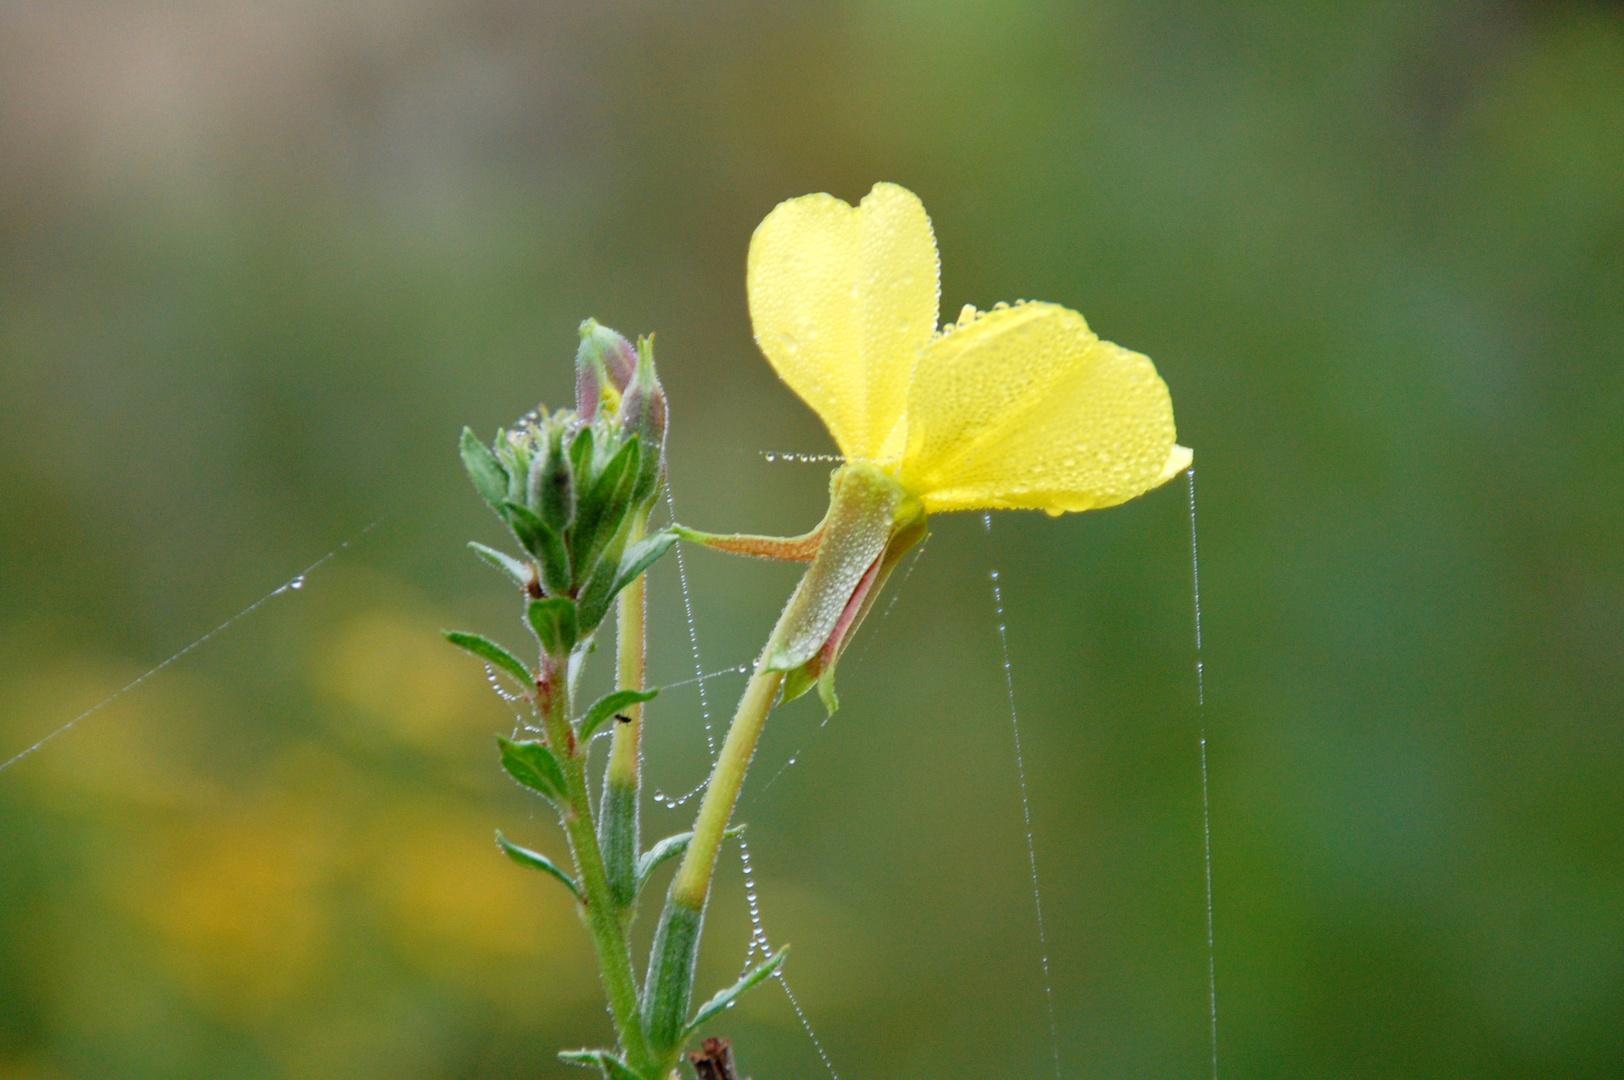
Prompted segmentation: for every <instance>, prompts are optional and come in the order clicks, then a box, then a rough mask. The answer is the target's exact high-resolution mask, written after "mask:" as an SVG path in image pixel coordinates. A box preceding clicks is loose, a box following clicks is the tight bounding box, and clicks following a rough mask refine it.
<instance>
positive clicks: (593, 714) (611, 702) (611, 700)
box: [575, 687, 660, 742]
mask: <svg viewBox="0 0 1624 1080" xmlns="http://www.w3.org/2000/svg"><path fill="white" fill-rule="evenodd" d="M659 692H660V691H659V688H657V687H656V688H655V689H653V690H616V691H615V692H614V693H612V694H605V695H604V696H603V697H601V698H599V699H598V700H597V701H596V702H594V703H593V705H592V708H590V709H588V710H587V711H586V715H585V716H583V717H582V718H581V726H580V728H579V730H578V731H577V732H576V736H575V737H576V738H578V739H580V740H581V741H582V742H586V741H587V740H588V739H590V738H592V733H593V732H594V731H597V730H598V728H599V727H600V726H602V724H603V722H604V721H605V720H607V719H609V718H610V717H611V716H614V715H615V714H616V713H618V712H621V711H623V710H625V709H626V708H627V707H628V706H631V705H641V704H642V703H643V702H645V701H653V700H654V698H655V696H656V695H657V694H659Z"/></svg>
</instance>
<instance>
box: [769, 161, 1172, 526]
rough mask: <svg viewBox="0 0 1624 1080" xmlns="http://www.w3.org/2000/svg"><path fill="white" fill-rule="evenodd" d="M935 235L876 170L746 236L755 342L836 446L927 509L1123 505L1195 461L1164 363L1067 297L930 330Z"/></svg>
mask: <svg viewBox="0 0 1624 1080" xmlns="http://www.w3.org/2000/svg"><path fill="white" fill-rule="evenodd" d="M938 282H939V265H938V262H937V255H936V239H935V236H934V235H933V234H932V232H931V227H930V219H929V218H928V217H927V216H926V215H925V208H924V206H923V205H921V203H920V201H919V198H918V197H917V196H916V195H914V194H913V192H911V191H908V190H907V189H906V188H902V187H898V186H897V185H895V184H876V185H874V190H872V191H870V192H869V193H868V195H867V197H865V198H864V199H863V201H862V202H861V203H860V204H859V205H857V206H856V207H852V206H851V205H849V204H847V203H845V202H843V201H841V200H840V199H837V198H835V197H834V196H832V195H821V194H820V195H804V196H802V197H801V198H798V199H791V200H789V201H788V202H784V203H780V204H779V205H778V207H777V208H776V209H774V210H773V212H772V213H770V214H768V215H767V218H766V220H765V221H763V222H762V223H761V225H760V226H759V227H757V229H756V232H755V236H754V237H753V238H752V239H751V241H750V260H749V272H748V286H749V294H750V318H751V321H752V322H753V324H754V327H755V335H756V341H757V343H758V344H759V345H760V346H761V351H762V352H763V353H765V354H766V357H767V359H768V360H769V361H770V362H771V363H772V365H773V368H774V369H775V370H776V371H777V372H778V374H779V376H780V377H781V378H782V379H783V380H784V381H785V382H786V383H788V384H789V386H790V388H791V389H793V390H794V391H795V392H796V393H797V394H799V395H800V396H801V399H802V400H804V401H805V402H806V403H807V404H808V405H810V406H811V407H812V410H813V411H814V412H816V413H817V414H818V416H819V417H820V418H822V420H823V422H824V425H825V426H826V427H828V429H829V433H830V434H831V435H833V436H834V438H835V442H836V443H838V444H839V446H840V451H841V453H842V454H844V455H845V456H846V457H847V458H848V459H850V460H856V461H866V462H870V463H872V464H874V465H875V466H877V467H879V468H880V469H881V470H882V471H884V472H885V473H887V474H889V475H891V476H892V477H894V478H895V479H896V481H897V482H898V483H899V484H900V485H901V486H902V488H903V489H904V490H905V491H906V492H907V493H908V494H910V495H912V496H914V497H915V498H917V499H918V500H919V501H920V502H921V503H923V506H924V509H925V511H926V512H934V511H940V510H972V509H982V508H992V509H1037V510H1046V511H1048V512H1049V513H1051V514H1060V513H1063V512H1065V511H1069V510H1090V509H1094V508H1097V507H1102V506H1113V505H1115V504H1117V503H1120V502H1125V501H1127V500H1128V499H1131V498H1134V497H1135V496H1137V495H1140V494H1142V493H1144V492H1146V491H1148V490H1150V489H1151V488H1154V487H1156V486H1158V485H1159V484H1162V483H1164V482H1166V481H1167V480H1170V479H1172V478H1173V477H1174V476H1176V475H1178V473H1180V472H1182V471H1183V470H1184V469H1185V468H1186V467H1188V465H1189V464H1190V460H1191V453H1190V451H1189V450H1188V449H1186V448H1185V447H1182V446H1179V445H1178V444H1177V443H1176V442H1175V441H1174V430H1173V406H1172V401H1171V400H1170V398H1169V396H1168V393H1167V386H1166V384H1165V383H1163V382H1162V380H1161V378H1160V376H1158V375H1157V374H1156V368H1155V365H1153V364H1152V363H1151V362H1150V359H1149V358H1148V357H1145V356H1141V355H1140V354H1139V353H1135V352H1130V351H1128V350H1127V349H1124V348H1121V347H1120V346H1117V345H1113V344H1112V343H1110V342H1109V341H1102V340H1100V338H1099V337H1098V336H1096V335H1095V334H1094V332H1093V331H1091V330H1090V329H1089V328H1088V323H1086V322H1085V321H1084V320H1083V317H1082V316H1081V315H1079V314H1078V313H1077V312H1075V311H1071V310H1069V309H1068V308H1064V307H1061V306H1059V305H1058V304H1047V303H1018V304H1016V305H1014V306H1013V307H1011V306H1009V305H1006V304H998V305H996V306H995V307H994V308H993V310H991V311H987V312H977V311H976V310H975V309H974V308H972V307H966V308H965V310H964V313H963V314H961V315H960V317H959V320H958V321H957V322H956V323H954V324H952V325H950V326H945V327H943V328H941V330H939V331H938V329H937V327H936V319H937V304H938V300H939V291H940V290H939V284H938Z"/></svg>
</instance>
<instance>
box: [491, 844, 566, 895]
mask: <svg viewBox="0 0 1624 1080" xmlns="http://www.w3.org/2000/svg"><path fill="white" fill-rule="evenodd" d="M496 846H497V847H499V848H501V849H502V852H503V853H504V854H505V855H507V857H508V858H510V859H512V860H513V861H514V862H516V863H518V864H519V865H520V866H528V867H530V868H531V869H532V870H540V871H541V872H542V873H544V874H551V875H553V877H555V878H557V879H558V880H559V881H562V882H563V883H564V887H565V888H566V889H568V890H569V891H570V892H571V893H572V894H573V895H574V896H575V899H577V900H579V899H581V889H580V887H579V886H578V885H576V884H575V879H574V878H572V877H570V876H569V875H568V874H566V873H564V871H563V870H562V869H561V868H560V867H559V865H558V864H557V863H555V862H553V860H551V859H549V858H548V857H547V856H545V855H543V854H542V853H541V852H539V851H531V850H530V849H529V848H522V847H520V846H519V845H518V844H515V843H511V842H510V841H509V840H508V838H507V837H505V836H503V835H502V830H501V829H498V830H496Z"/></svg>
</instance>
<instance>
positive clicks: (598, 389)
mask: <svg viewBox="0 0 1624 1080" xmlns="http://www.w3.org/2000/svg"><path fill="white" fill-rule="evenodd" d="M636 370H637V354H636V353H635V352H633V351H632V343H631V342H629V341H627V340H626V339H625V338H623V337H621V336H620V335H619V334H617V333H615V332H614V331H613V330H611V329H609V328H608V327H607V326H601V325H599V323H598V320H596V319H588V320H586V321H585V322H583V323H582V324H581V347H580V348H579V349H578V350H576V353H575V411H576V413H577V414H578V415H579V416H580V418H581V419H582V420H588V421H590V420H591V419H592V418H593V417H594V416H596V415H597V413H598V406H599V405H600V404H603V403H604V402H606V401H607V402H609V403H611V404H613V403H614V402H617V401H619V400H620V395H621V393H622V392H623V391H624V390H625V389H626V384H627V383H629V382H631V379H632V374H633V372H635V371H636Z"/></svg>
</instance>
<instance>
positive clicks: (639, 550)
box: [615, 529, 677, 593]
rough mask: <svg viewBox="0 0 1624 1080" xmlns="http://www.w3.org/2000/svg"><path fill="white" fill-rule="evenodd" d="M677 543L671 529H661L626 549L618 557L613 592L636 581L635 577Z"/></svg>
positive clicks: (675, 535)
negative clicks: (618, 562) (617, 573)
mask: <svg viewBox="0 0 1624 1080" xmlns="http://www.w3.org/2000/svg"><path fill="white" fill-rule="evenodd" d="M676 542H677V534H676V532H675V531H673V530H671V529H661V530H660V531H659V532H657V533H655V534H654V535H653V536H645V537H644V538H643V539H641V540H639V541H638V542H637V543H635V544H633V545H632V546H631V547H629V548H627V549H626V553H625V554H624V555H622V556H621V557H620V573H619V575H618V576H617V578H616V581H615V592H617V593H618V592H619V591H620V590H621V589H624V588H625V587H626V586H628V585H630V584H631V583H632V582H634V581H636V580H637V575H639V574H641V573H643V571H645V570H647V569H648V568H649V567H651V566H653V565H654V564H655V563H656V562H658V561H659V559H660V556H662V555H664V554H665V553H666V552H668V551H670V550H671V546H672V545H673V544H675V543H676Z"/></svg>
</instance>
